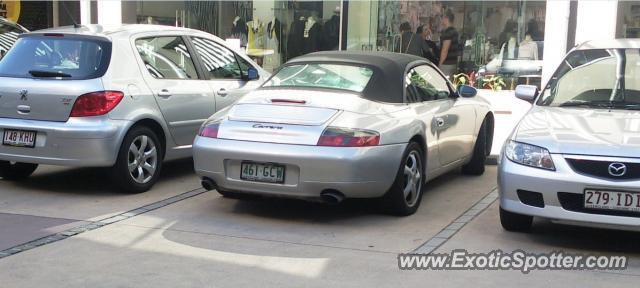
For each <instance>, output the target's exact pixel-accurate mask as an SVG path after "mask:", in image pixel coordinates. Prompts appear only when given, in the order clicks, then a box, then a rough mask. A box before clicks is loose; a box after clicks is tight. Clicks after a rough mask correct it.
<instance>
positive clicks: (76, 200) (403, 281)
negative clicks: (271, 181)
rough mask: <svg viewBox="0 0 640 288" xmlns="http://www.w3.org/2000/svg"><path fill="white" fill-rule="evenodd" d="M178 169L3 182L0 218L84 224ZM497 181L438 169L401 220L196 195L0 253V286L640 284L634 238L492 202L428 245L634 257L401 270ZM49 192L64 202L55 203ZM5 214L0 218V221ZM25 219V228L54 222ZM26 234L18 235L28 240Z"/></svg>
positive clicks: (137, 199)
mask: <svg viewBox="0 0 640 288" xmlns="http://www.w3.org/2000/svg"><path fill="white" fill-rule="evenodd" d="M176 165H178V166H177V167H176V169H174V170H168V172H167V173H169V174H168V175H167V177H169V178H171V179H173V181H165V182H162V183H160V184H159V185H158V186H157V187H156V188H154V190H152V191H150V192H148V193H145V194H140V195H120V194H116V193H110V192H107V190H101V189H100V185H99V184H97V183H95V181H98V182H99V180H98V179H100V176H99V175H100V174H99V173H98V174H95V173H94V172H84V173H87V174H86V175H85V177H84V178H88V179H94V180H86V181H87V182H86V183H84V185H79V186H77V187H78V190H81V189H80V188H81V187H83V186H84V187H87V188H90V189H88V190H87V191H86V192H75V193H68V194H65V193H63V192H62V191H55V189H54V191H53V192H47V190H46V188H44V186H45V185H44V184H42V183H38V184H33V181H32V183H31V184H28V185H42V186H38V187H40V189H35V190H36V191H31V190H30V189H24V188H25V187H24V184H20V185H18V184H12V183H6V182H2V181H0V197H1V198H2V199H3V200H2V201H3V203H4V202H6V203H4V204H3V206H1V207H0V213H9V211H13V212H11V213H14V212H21V213H23V214H18V215H22V216H23V217H51V218H53V217H60V216H63V215H66V216H69V217H71V218H70V220H81V221H90V220H95V219H97V218H98V217H103V216H105V215H107V216H108V215H115V214H117V213H121V212H122V211H127V210H128V209H133V208H135V207H136V206H137V205H138V206H140V205H147V204H149V203H153V202H155V201H158V200H160V199H164V198H165V197H170V196H173V195H178V194H180V193H182V192H185V191H190V189H193V188H195V187H197V181H196V180H197V179H196V178H195V176H193V175H192V174H190V173H183V172H182V170H184V168H186V167H185V166H187V165H188V164H183V165H185V166H180V164H179V163H178V164H176ZM47 171H49V170H43V172H42V173H43V174H42V175H48V176H47V177H49V178H44V179H51V180H50V181H52V182H51V183H52V184H53V185H54V186H55V185H64V184H62V183H58V182H57V181H55V180H53V179H56V178H61V177H62V179H65V180H70V178H66V177H71V176H65V175H68V174H74V173H76V172H77V173H79V171H76V172H68V171H67V170H64V169H62V170H56V171H53V170H52V171H49V172H47ZM74 171H75V170H74ZM45 172H46V173H45ZM39 173H40V172H39ZM39 175H40V174H39ZM35 179H37V178H35ZM495 179H496V167H495V166H488V169H487V172H486V173H485V175H483V176H480V177H470V176H464V175H461V174H459V173H457V172H454V173H449V174H447V175H444V176H442V177H440V178H438V179H437V180H435V181H434V182H432V183H429V184H428V185H427V186H426V192H425V195H424V198H423V202H422V206H421V208H420V210H419V211H418V213H416V214H415V215H413V216H410V217H403V218H402V217H392V216H386V215H381V214H379V213H378V212H377V211H375V210H374V209H371V208H369V206H368V205H367V204H368V202H367V201H351V202H347V203H345V205H340V206H326V205H320V204H313V203H306V202H299V201H289V200H260V201H238V200H231V199H227V198H223V197H220V196H219V195H217V193H215V192H207V193H202V194H197V195H195V196H193V197H190V198H186V199H184V200H181V201H177V202H175V203H173V204H170V205H168V206H164V207H161V208H158V209H156V210H152V211H149V212H146V213H143V214H140V215H137V216H134V217H130V218H128V219H125V220H123V221H120V222H116V223H113V224H110V225H105V226H103V227H100V228H97V229H95V230H92V231H88V232H84V233H81V234H78V235H75V236H72V237H69V238H66V239H64V240H61V241H57V242H54V243H51V244H47V245H44V246H41V247H36V248H33V249H31V250H27V251H24V252H21V253H18V254H15V255H11V256H8V257H5V258H1V259H0V283H2V284H0V286H1V287H42V286H46V287H238V286H240V287H244V286H257V285H260V286H264V287H301V286H304V287H362V286H373V287H415V286H419V287H422V286H437V287H462V286H469V285H472V286H474V287H496V286H505V287H513V286H516V285H518V286H525V287H545V288H548V287H567V286H568V287H574V286H587V287H601V286H604V285H607V286H618V287H624V286H627V287H635V283H637V281H638V280H639V279H640V278H638V277H639V276H640V267H639V266H638V265H639V261H638V253H639V252H640V251H638V248H637V244H636V243H638V240H639V239H638V237H639V236H637V234H634V233H628V232H611V231H606V230H596V229H584V228H572V227H570V228H568V227H566V226H559V225H551V224H548V223H544V222H542V223H536V228H535V233H534V234H521V233H508V232H505V231H503V230H502V228H501V227H500V225H499V222H498V219H497V205H496V204H495V203H493V205H492V206H490V208H489V209H487V210H484V211H480V212H481V213H480V215H479V216H477V217H476V218H472V219H471V222H470V223H469V224H467V225H466V226H463V227H462V229H461V230H460V231H459V232H458V233H457V234H454V235H453V236H452V237H451V238H450V239H448V240H447V241H446V242H445V243H444V244H442V246H440V247H439V248H438V250H437V252H448V251H451V250H452V249H458V248H464V249H468V250H470V251H477V252H489V251H491V250H494V249H499V248H500V249H504V250H513V249H517V248H519V249H524V250H526V251H530V252H536V251H553V250H558V249H562V250H568V251H581V252H584V253H599V254H608V253H622V254H625V255H629V256H631V257H632V262H631V263H630V264H631V265H630V267H629V269H628V270H626V271H622V273H620V274H615V273H608V272H605V273H602V272H583V271H534V272H532V273H530V274H527V275H524V274H522V273H520V272H518V271H401V270H399V269H398V266H397V254H398V253H406V252H410V251H413V250H414V249H416V248H418V247H420V246H421V245H423V244H424V243H425V242H427V241H429V240H430V239H431V238H432V237H434V236H436V235H437V234H438V233H440V231H442V230H443V229H444V228H445V227H447V226H448V225H450V224H451V223H452V222H453V221H455V219H458V218H459V217H460V216H462V215H464V214H465V213H467V211H470V210H469V209H470V208H472V207H474V205H476V204H477V203H479V202H480V201H481V199H483V197H485V196H486V195H488V194H489V193H490V192H491V191H493V190H494V188H495V186H496V184H495V183H496V180H495ZM6 187H12V189H17V190H7V189H6ZM22 189H24V190H22ZM5 191H9V192H5ZM18 191H20V192H18ZM23 193H34V194H33V196H39V197H44V198H48V199H50V200H51V201H52V202H53V203H54V204H55V205H62V204H60V203H64V202H65V200H66V202H67V203H69V204H68V205H69V206H67V209H64V210H68V211H58V210H56V209H54V208H49V207H47V206H48V205H46V201H42V202H41V201H40V200H27V199H30V198H29V197H26V196H24V195H22V194H23ZM49 193H51V195H49ZM56 198H61V200H57V201H54V200H56ZM95 203H100V204H101V205H96V204H95ZM12 204H15V206H17V207H13V206H14V205H12ZM41 205H43V206H42V207H41ZM74 206H77V207H79V208H78V209H74V208H73V207H74ZM58 207H60V206H58ZM74 210H75V211H74ZM36 214H38V215H39V216H38V215H36ZM8 215H14V214H8ZM34 215H36V216H34ZM5 220H6V218H3V217H2V214H0V224H1V223H4V222H5ZM51 221H53V220H51ZM9 222H10V221H9ZM14 222H15V221H14ZM12 223H13V222H12ZM29 223H31V224H30V226H33V227H36V226H37V227H40V226H47V225H59V224H60V223H57V222H55V223H54V222H51V223H45V224H40V225H39V226H38V225H36V224H38V223H39V222H38V221H32V222H28V223H27V224H29ZM72 223H73V222H72ZM62 225H66V224H65V223H62ZM0 227H2V226H1V225H0ZM9 233H17V234H20V233H23V232H20V231H17V232H16V231H14V230H12V231H10V232H9ZM29 233H31V232H29ZM29 233H24V234H28V235H33V234H29ZM6 235H8V234H6ZM6 235H5V234H4V232H3V233H1V234H0V239H5V238H7V236H6ZM0 243H2V242H0ZM7 243H9V242H7ZM631 285H633V286H631Z"/></svg>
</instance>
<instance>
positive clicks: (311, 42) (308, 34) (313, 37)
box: [303, 16, 322, 54]
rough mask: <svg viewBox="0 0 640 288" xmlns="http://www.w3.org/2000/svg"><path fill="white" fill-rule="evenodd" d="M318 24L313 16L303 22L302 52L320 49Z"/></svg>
mask: <svg viewBox="0 0 640 288" xmlns="http://www.w3.org/2000/svg"><path fill="white" fill-rule="evenodd" d="M320 34H321V32H320V24H318V23H317V21H316V17H315V16H310V17H309V18H307V22H305V24H304V34H303V36H304V50H303V52H304V54H307V53H311V52H316V51H320V44H321V43H320V38H321V37H322V36H321V35H320Z"/></svg>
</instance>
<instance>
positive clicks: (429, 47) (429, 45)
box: [416, 24, 440, 65]
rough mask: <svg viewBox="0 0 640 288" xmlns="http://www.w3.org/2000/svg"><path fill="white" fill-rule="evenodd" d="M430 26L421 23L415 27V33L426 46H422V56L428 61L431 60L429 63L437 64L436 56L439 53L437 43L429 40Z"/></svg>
mask: <svg viewBox="0 0 640 288" xmlns="http://www.w3.org/2000/svg"><path fill="white" fill-rule="evenodd" d="M430 26H431V25H426V24H425V25H421V26H420V27H418V29H416V34H418V36H420V40H422V41H424V45H426V47H423V51H422V52H423V53H422V54H423V55H422V57H424V58H427V59H428V60H429V61H431V63H433V64H436V65H438V64H439V60H438V56H439V55H440V51H439V50H438V45H436V42H433V41H432V40H431V27H430Z"/></svg>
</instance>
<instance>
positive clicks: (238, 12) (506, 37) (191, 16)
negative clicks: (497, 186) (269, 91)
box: [135, 0, 640, 89]
mask: <svg viewBox="0 0 640 288" xmlns="http://www.w3.org/2000/svg"><path fill="white" fill-rule="evenodd" d="M136 3H137V4H136V17H135V18H136V20H137V23H151V24H163V25H172V26H173V25H175V26H181V27H188V28H194V29H198V30H203V31H206V32H209V33H212V34H214V35H217V36H219V37H221V38H223V39H227V40H229V41H230V43H237V44H236V46H237V49H239V50H241V51H244V53H246V54H247V55H249V56H250V57H252V58H253V59H254V60H255V61H256V62H257V63H258V64H260V65H261V66H262V67H263V68H265V69H266V70H268V71H274V70H275V69H277V68H278V67H279V66H280V65H281V64H282V63H284V62H286V61H288V60H289V59H292V58H294V57H297V56H300V55H304V54H307V53H311V52H316V51H326V50H339V49H346V50H359V51H394V52H400V53H411V54H415V55H419V56H422V57H425V58H427V59H429V60H430V61H432V62H434V63H436V64H437V65H439V66H440V68H441V70H443V71H444V72H445V73H446V74H447V75H449V76H450V77H451V78H452V80H454V82H459V81H456V80H459V79H465V82H466V83H467V84H469V83H471V84H472V85H475V86H476V87H479V88H487V87H489V86H492V87H495V86H494V85H488V84H487V83H486V81H485V80H486V79H494V80H495V79H497V78H500V80H501V81H499V82H504V83H505V85H504V86H503V87H500V88H502V89H513V88H515V86H516V85H518V84H521V83H524V84H535V85H539V84H540V78H541V72H542V59H543V46H544V41H543V40H544V25H545V23H544V21H545V14H546V3H545V1H409V0H400V1H397V0H378V1H375V0H372V1H344V2H343V1H337V0H334V1H280V0H260V1H258V0H255V1H162V2H159V1H139V2H136ZM342 5H344V9H345V11H341V10H342V9H341V8H342ZM632 6H633V5H632ZM638 8H639V9H636V10H639V11H640V7H638ZM629 11H633V9H629ZM343 12H344V13H343ZM630 17H631V18H633V16H630ZM341 23H343V25H342V26H343V27H342V29H341V28H340V27H341ZM401 27H402V29H401ZM401 30H402V31H401ZM628 30H630V31H632V30H633V28H630V29H628ZM638 31H640V29H638ZM340 45H342V47H339V46H340ZM443 47H444V48H445V49H442V48H443ZM443 50H444V51H443ZM443 57H444V58H443ZM441 58H442V60H440V59H441Z"/></svg>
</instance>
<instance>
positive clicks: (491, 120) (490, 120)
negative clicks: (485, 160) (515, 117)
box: [476, 111, 495, 156]
mask: <svg viewBox="0 0 640 288" xmlns="http://www.w3.org/2000/svg"><path fill="white" fill-rule="evenodd" d="M482 121H483V123H484V121H486V123H487V127H486V129H487V130H486V131H487V134H486V137H487V139H486V145H485V149H486V151H485V153H486V155H487V156H489V154H491V148H492V146H493V133H494V129H495V117H494V116H493V112H491V111H489V112H487V113H486V114H485V116H484V118H483V120H482ZM476 135H477V134H476Z"/></svg>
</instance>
